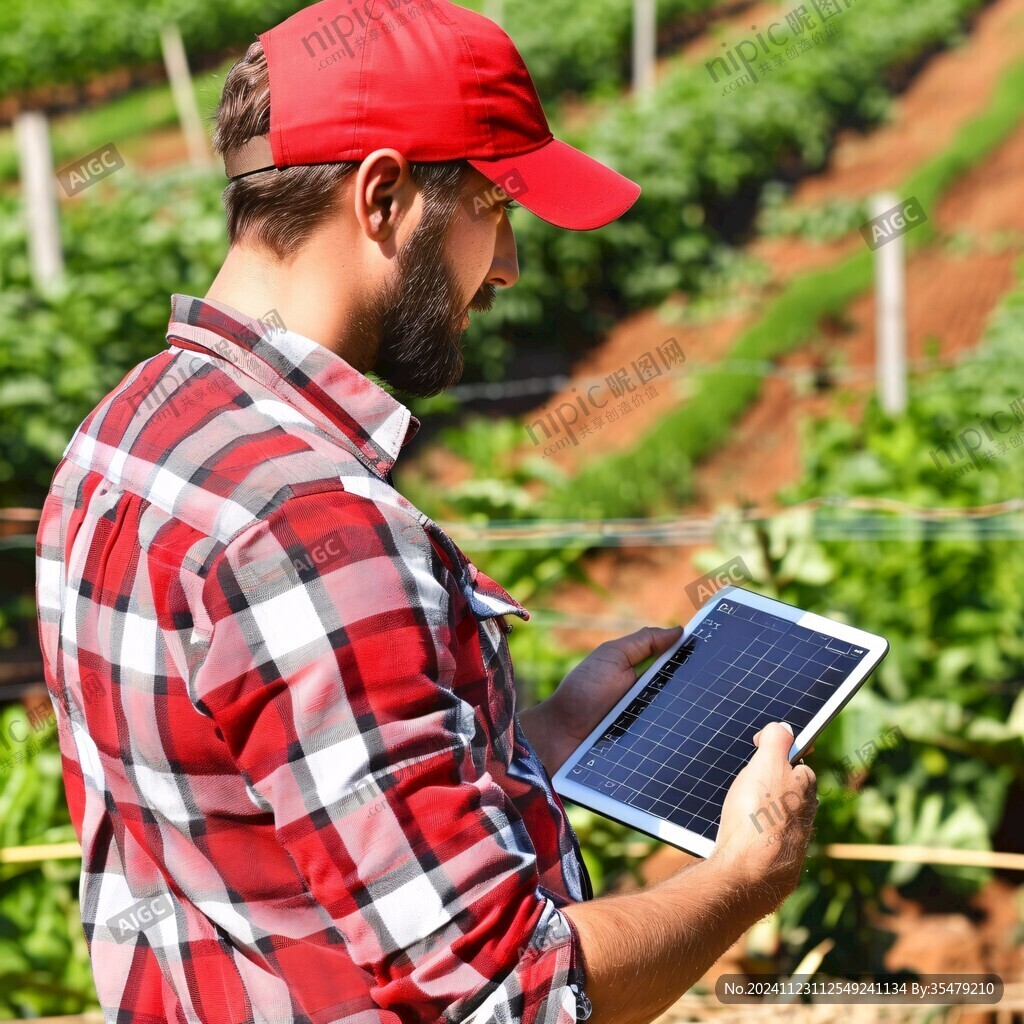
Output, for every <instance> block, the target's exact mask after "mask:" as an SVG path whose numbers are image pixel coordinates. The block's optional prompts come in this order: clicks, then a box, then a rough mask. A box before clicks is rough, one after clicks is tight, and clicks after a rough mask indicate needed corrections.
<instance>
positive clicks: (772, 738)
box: [754, 722, 793, 762]
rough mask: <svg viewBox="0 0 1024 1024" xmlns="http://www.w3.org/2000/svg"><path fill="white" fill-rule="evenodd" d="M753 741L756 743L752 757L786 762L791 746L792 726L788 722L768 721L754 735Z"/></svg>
mask: <svg viewBox="0 0 1024 1024" xmlns="http://www.w3.org/2000/svg"><path fill="white" fill-rule="evenodd" d="M754 743H755V744H756V745H757V750H756V751H754V757H766V758H768V759H769V760H780V759H781V760H784V761H786V762H788V761H789V751H790V748H791V747H792V746H793V727H792V726H791V725H790V724H789V723H788V722H769V723H768V724H767V725H766V726H765V727H764V728H763V729H761V730H760V732H758V733H757V735H756V736H755V737H754Z"/></svg>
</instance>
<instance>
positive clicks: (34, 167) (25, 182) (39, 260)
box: [14, 110, 64, 291]
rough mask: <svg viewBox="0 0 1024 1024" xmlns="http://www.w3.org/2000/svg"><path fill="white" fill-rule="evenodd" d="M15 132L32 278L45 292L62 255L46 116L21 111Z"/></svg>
mask: <svg viewBox="0 0 1024 1024" xmlns="http://www.w3.org/2000/svg"><path fill="white" fill-rule="evenodd" d="M14 134H15V136H16V137H17V145H18V160H19V164H20V168H21V188H22V193H23V195H24V197H25V215H26V218H27V222H28V225H27V226H28V252H29V263H30V265H31V268H32V280H33V281H34V282H35V286H36V288H37V289H39V291H48V290H49V289H50V288H52V287H53V286H54V285H55V284H56V283H57V281H58V279H59V278H60V276H61V274H62V273H63V272H64V256H63V254H62V252H61V247H60V218H59V215H58V213H57V188H56V179H55V177H54V173H53V154H52V152H51V150H50V130H49V126H48V125H47V123H46V117H45V116H44V115H43V114H41V113H40V112H39V111H38V110H26V111H23V112H22V113H20V114H19V115H18V116H17V118H16V120H15V122H14Z"/></svg>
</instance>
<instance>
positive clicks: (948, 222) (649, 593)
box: [548, 126, 1024, 648]
mask: <svg viewBox="0 0 1024 1024" xmlns="http://www.w3.org/2000/svg"><path fill="white" fill-rule="evenodd" d="M934 219H935V221H936V222H937V225H938V226H939V228H940V229H941V231H942V232H943V233H944V234H945V235H947V236H948V235H953V234H956V233H959V232H968V233H969V234H970V235H971V236H973V238H974V240H975V243H974V247H973V248H972V249H970V250H969V251H967V252H958V251H955V250H951V249H950V248H949V247H945V246H941V245H940V246H935V247H930V248H929V249H927V250H925V251H922V252H921V253H919V254H918V255H917V256H916V257H915V258H913V259H911V260H910V261H909V264H908V266H907V295H908V306H907V344H908V354H909V358H910V359H911V360H912V361H913V360H915V359H921V358H922V357H923V356H924V354H925V344H926V342H927V341H928V340H929V339H932V338H934V339H937V341H938V354H939V356H940V358H948V357H950V356H953V355H955V354H956V353H958V352H962V351H963V350H965V349H969V348H971V347H973V346H974V345H976V344H977V343H978V341H979V339H980V337H981V334H982V331H983V329H984V326H985V323H986V321H987V320H988V318H989V316H990V315H991V313H992V311H993V309H994V308H995V307H996V305H997V304H998V302H999V299H1000V297H1001V296H1002V295H1003V294H1004V293H1005V292H1006V291H1007V290H1008V289H1009V288H1010V287H1011V286H1012V284H1013V281H1014V273H1013V270H1014V265H1015V263H1016V261H1017V259H1018V258H1019V255H1020V252H1021V251H1022V249H1024V126H1022V127H1021V128H1019V129H1018V130H1017V131H1016V132H1015V134H1014V135H1013V136H1012V137H1011V138H1010V139H1009V140H1008V141H1007V142H1006V143H1005V144H1004V145H1003V146H1001V147H1000V148H999V149H998V151H997V152H996V153H994V154H993V155H992V156H991V157H990V158H989V159H988V160H986V161H985V162H984V163H983V164H982V165H981V166H979V167H978V168H977V169H976V170H974V171H973V172H971V173H970V174H969V175H967V176H966V177H965V178H964V179H963V180H962V181H961V182H960V183H959V184H958V185H956V186H955V187H954V188H953V189H952V190H951V192H950V194H949V195H948V196H947V197H946V199H945V200H944V201H943V202H942V203H941V205H940V207H939V209H938V210H936V211H935V216H934ZM997 232H1002V233H1004V235H1005V238H1006V239H1007V241H1008V243H1010V244H1006V245H1005V246H1001V245H997V244H992V236H993V235H994V234H996V233H997ZM874 315H875V310H874V298H873V295H871V294H870V293H869V294H865V295H862V296H860V297H859V298H858V299H857V300H856V301H855V302H854V303H852V304H851V305H850V306H849V307H848V309H847V310H846V317H847V319H848V322H849V329H848V330H847V331H846V332H845V333H843V334H835V335H834V336H833V337H831V338H830V339H829V344H830V346H831V347H832V348H833V349H834V350H835V351H836V352H838V353H840V354H841V356H842V360H843V362H844V363H845V365H846V366H848V367H850V368H852V369H853V370H854V371H860V375H858V376H855V377H851V378H850V379H849V380H846V381H844V382H843V385H844V389H849V390H851V391H853V392H854V393H855V394H859V395H860V396H861V397H860V398H858V399H857V401H856V402H854V403H853V404H852V405H851V406H850V407H849V409H848V412H849V414H850V415H851V416H855V415H857V414H858V411H859V408H860V407H861V404H862V399H863V397H865V396H866V395H867V394H868V393H869V392H870V390H871V389H872V387H873V378H872V372H873V366H874ZM780 365H781V366H782V367H784V368H785V367H791V368H795V367H798V366H802V365H803V366H806V365H808V359H807V353H804V352H798V353H794V354H792V355H791V356H789V357H788V358H786V359H784V360H781V361H780ZM827 411H832V412H834V411H835V402H834V400H833V397H832V396H831V395H830V394H829V393H825V394H823V395H808V396H801V395H799V394H796V393H794V390H793V386H792V384H791V383H790V382H789V381H787V380H785V379H782V378H779V377H770V378H768V379H767V380H766V381H765V386H764V389H763V392H762V395H761V398H760V400H759V401H757V402H756V403H755V404H754V405H753V406H751V408H750V409H749V410H748V411H747V413H746V414H745V415H744V416H743V417H741V419H740V421H739V422H738V423H737V424H736V426H735V428H734V430H733V432H732V435H731V438H730V441H729V443H728V444H727V445H725V446H724V447H722V448H720V449H718V450H717V451H716V452H715V453H714V454H713V455H712V456H710V457H709V458H708V459H706V460H704V461H703V462H701V463H700V464H699V465H698V466H697V467H696V472H695V482H696V500H695V501H694V503H693V504H692V505H691V506H690V507H689V508H687V509H686V510H685V511H686V512H687V513H692V514H695V515H701V514H710V513H712V512H714V511H715V510H716V509H717V508H719V507H721V506H723V505H736V504H740V503H742V502H744V501H750V502H753V503H755V504H757V505H759V506H765V505H771V503H772V502H773V499H774V496H775V494H776V492H777V491H778V489H779V488H780V487H781V486H784V485H785V484H787V483H790V482H793V481H795V480H797V479H798V478H799V475H800V451H799V426H800V423H801V421H803V420H805V419H806V418H807V417H809V416H814V415H821V414H823V413H825V412H827ZM581 447H582V446H581ZM696 553H697V552H696V550H695V549H684V548H679V547H672V548H669V547H666V548H627V549H604V550H599V551H596V552H594V553H593V554H592V555H590V556H589V557H588V558H587V559H586V560H585V569H586V571H587V574H588V576H589V577H590V578H591V579H592V580H593V581H594V583H596V584H598V585H599V586H600V587H602V588H605V593H603V594H602V593H597V592H595V591H594V590H592V589H590V588H589V587H586V586H584V585H582V584H566V585H565V586H563V587H561V588H559V590H558V591H557V592H556V593H554V594H553V595H551V597H550V600H549V602H548V603H549V604H550V606H551V607H553V608H555V609H560V610H566V611H568V610H571V611H572V612H573V613H574V614H575V615H586V614H588V613H589V614H593V615H604V616H609V615H622V616H624V617H629V618H639V619H642V620H645V621H648V622H651V623H652V624H661V623H671V622H685V621H686V620H687V619H688V618H689V617H690V616H691V615H692V614H693V611H694V609H693V607H692V606H691V605H690V603H689V601H688V599H687V597H686V595H685V593H684V591H683V587H684V585H685V584H686V583H687V582H689V581H690V580H692V579H694V578H695V577H697V576H699V575H700V574H701V570H699V569H697V568H695V567H694V564H693V556H694V555H695V554H696ZM619 632H622V631H619ZM610 635H614V634H612V633H609V632H608V631H603V630H586V631H583V630H578V629H573V630H569V629H564V630H560V631H559V637H560V641H561V642H563V643H566V644H570V645H577V644H578V645H580V646H582V647H584V648H589V647H592V646H595V645H596V644H598V643H600V642H601V641H602V640H605V639H608V637H609V636H610Z"/></svg>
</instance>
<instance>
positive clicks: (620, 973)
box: [563, 858, 776, 1024]
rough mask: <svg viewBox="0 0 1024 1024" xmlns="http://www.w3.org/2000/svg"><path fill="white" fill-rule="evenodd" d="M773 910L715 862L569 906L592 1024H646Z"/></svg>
mask: <svg viewBox="0 0 1024 1024" xmlns="http://www.w3.org/2000/svg"><path fill="white" fill-rule="evenodd" d="M775 905H776V904H775V903H773V902H772V901H771V900H770V899H768V898H766V897H765V896H764V895H763V894H760V893H755V892H754V891H753V890H752V889H751V888H749V887H747V886H745V885H744V884H742V882H741V880H740V877H739V875H738V874H737V873H736V872H735V871H733V870H731V869H729V868H728V867H727V866H726V865H725V864H720V863H719V862H717V861H716V860H715V859H714V858H711V859H709V860H706V861H700V862H698V863H696V864H691V865H689V866H687V867H686V868H683V869H682V870H681V871H678V872H677V873H676V874H674V875H672V876H671V877H670V878H668V879H666V880H665V881H663V882H661V883H659V884H658V885H654V886H648V887H647V888H645V889H641V890H639V891H638V892H631V893H622V894H618V895H611V896H603V897H601V898H599V899H596V900H588V901H586V902H583V903H574V904H572V905H570V906H568V907H566V908H564V909H563V913H565V914H566V915H568V916H569V917H571V918H572V920H573V923H574V924H575V925H576V926H577V928H578V930H579V933H580V943H581V945H582V950H583V962H584V967H585V969H586V975H587V995H588V997H589V998H590V1001H591V1003H592V1004H593V1007H594V1012H593V1014H592V1015H591V1017H590V1024H648V1022H649V1021H651V1020H653V1019H654V1018H655V1017H657V1016H659V1014H661V1013H663V1012H664V1011H665V1010H666V1009H667V1008H668V1007H669V1006H670V1005H671V1004H672V1003H674V1002H675V1001H676V1000H677V999H678V998H679V997H680V996H681V995H682V994H683V993H684V992H686V991H687V989H689V988H690V987H692V985H693V984H694V983H695V982H696V981H698V980H699V979H700V977H701V976H702V975H703V974H704V973H705V972H706V971H707V970H708V968H709V967H711V965H712V964H713V963H714V962H715V961H716V960H717V959H718V958H719V957H720V956H721V955H722V954H723V953H724V952H725V951H726V950H727V949H728V948H729V947H730V946H731V945H732V944H733V943H734V942H735V941H736V940H737V939H738V938H739V937H740V935H742V934H743V932H744V931H746V930H747V928H749V927H750V926H751V925H752V924H754V923H755V922H756V921H758V920H759V919H760V918H761V917H763V916H764V915H765V914H767V913H769V912H770V911H771V910H772V909H773V908H774V906H775Z"/></svg>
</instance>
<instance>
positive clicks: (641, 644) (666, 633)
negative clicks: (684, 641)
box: [609, 626, 683, 665]
mask: <svg viewBox="0 0 1024 1024" xmlns="http://www.w3.org/2000/svg"><path fill="white" fill-rule="evenodd" d="M682 633H683V627H682V626H669V627H668V628H663V627H661V626H644V627H643V628H642V629H638V630H637V631H636V632H635V633H630V634H629V635H628V636H622V637H619V639H618V640H611V641H609V643H611V644H612V645H613V646H615V647H617V648H618V649H619V650H620V651H622V653H623V654H624V655H625V656H626V657H627V658H628V659H629V663H630V665H637V664H639V663H640V662H641V661H643V660H644V658H649V657H650V656H651V655H652V654H662V653H664V652H665V651H667V650H668V649H669V648H670V647H671V646H672V645H673V644H674V643H675V642H676V641H677V640H678V639H679V637H680V636H682Z"/></svg>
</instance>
